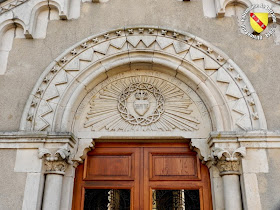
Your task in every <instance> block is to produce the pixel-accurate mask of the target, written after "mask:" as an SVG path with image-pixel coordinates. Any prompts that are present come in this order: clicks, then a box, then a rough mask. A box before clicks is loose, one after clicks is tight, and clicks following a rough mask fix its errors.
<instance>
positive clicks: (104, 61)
mask: <svg viewBox="0 0 280 210" xmlns="http://www.w3.org/2000/svg"><path fill="white" fill-rule="evenodd" d="M134 69H143V70H151V71H159V72H161V73H165V74H168V75H171V76H173V77H175V78H176V79H178V80H180V81H182V82H183V83H185V84H186V85H188V86H189V87H190V88H191V89H192V90H193V91H195V92H196V93H197V94H198V96H199V97H200V98H201V99H202V101H203V103H204V104H205V105H206V108H207V110H208V112H209V115H210V118H211V121H212V130H217V131H234V130H255V129H266V120H265V116H264V113H263V109H262V106H261V103H260V101H259V98H258V96H257V94H256V92H255V90H254V88H253V86H252V85H251V83H250V81H249V80H248V78H247V77H246V76H245V74H244V73H243V71H242V70H241V69H240V68H239V67H238V66H237V65H236V64H235V63H234V62H233V61H232V60H231V59H230V58H228V56H227V55H226V54H225V53H223V52H222V51H220V50H219V49H217V48H216V47H214V46H213V45H211V44H209V43H208V42H206V41H204V40H202V39H200V38H198V37H195V36H194V35H191V34H189V33H185V32H181V31H177V30H170V29H165V28H158V27H142V26H140V27H129V28H121V29H117V30H112V31H109V32H106V33H102V34H98V35H94V36H91V37H89V38H87V39H84V40H82V41H81V42H80V43H77V44H76V45H74V46H73V47H71V48H69V49H68V50H66V51H65V52H64V53H63V54H61V55H60V56H59V57H58V58H57V59H56V60H55V61H53V62H52V63H51V64H50V65H49V66H48V68H47V69H46V70H45V71H44V73H43V74H42V75H41V77H40V79H39V80H38V82H37V84H36V85H35V87H34V89H33V91H32V93H31V95H30V97H29V99H28V102H27V104H26V107H25V111H24V113H23V117H22V121H21V128H20V129H21V130H29V131H35V130H38V131H73V122H74V118H75V113H76V111H77V109H78V106H79V104H80V103H81V102H82V100H83V99H84V98H85V97H86V95H87V94H88V93H89V92H90V91H91V90H92V89H93V88H94V87H95V86H96V85H98V84H99V83H100V82H102V81H104V80H106V79H108V77H110V76H112V75H115V74H117V73H120V72H122V71H130V70H134Z"/></svg>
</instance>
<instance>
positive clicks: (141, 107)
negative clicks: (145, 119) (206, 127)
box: [134, 90, 150, 116]
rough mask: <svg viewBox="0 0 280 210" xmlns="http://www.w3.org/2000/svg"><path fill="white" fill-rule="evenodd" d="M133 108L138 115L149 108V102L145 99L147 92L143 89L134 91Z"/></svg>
mask: <svg viewBox="0 0 280 210" xmlns="http://www.w3.org/2000/svg"><path fill="white" fill-rule="evenodd" d="M135 98H136V100H135V101H134V110H135V111H136V113H137V114H139V115H140V116H143V115H144V114H145V113H146V112H147V111H148V109H149V108H150V102H149V101H148V100H147V98H148V93H147V91H144V90H137V93H135Z"/></svg>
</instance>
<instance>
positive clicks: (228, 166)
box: [211, 147, 246, 176]
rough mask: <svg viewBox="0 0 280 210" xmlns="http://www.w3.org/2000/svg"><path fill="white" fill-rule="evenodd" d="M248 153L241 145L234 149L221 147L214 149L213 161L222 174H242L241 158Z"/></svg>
mask: <svg viewBox="0 0 280 210" xmlns="http://www.w3.org/2000/svg"><path fill="white" fill-rule="evenodd" d="M245 155H246V148H245V147H239V148H237V149H235V150H234V151H231V150H225V149H223V148H220V147H214V148H213V149H212V154H211V156H212V158H211V159H212V161H213V163H214V165H216V166H217V167H218V169H219V171H220V175H221V176H223V175H230V174H240V159H241V158H242V157H244V156H245Z"/></svg>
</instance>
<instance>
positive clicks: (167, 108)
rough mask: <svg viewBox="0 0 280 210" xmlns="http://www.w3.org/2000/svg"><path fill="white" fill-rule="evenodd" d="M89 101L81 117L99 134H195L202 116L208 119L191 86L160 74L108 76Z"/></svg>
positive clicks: (147, 72)
mask: <svg viewBox="0 0 280 210" xmlns="http://www.w3.org/2000/svg"><path fill="white" fill-rule="evenodd" d="M86 98H87V99H85V100H84V101H83V103H82V105H81V106H80V108H79V110H78V115H80V116H82V117H84V122H83V127H84V128H85V129H87V128H90V129H91V130H92V131H96V132H99V131H112V132H117V131H121V132H128V131H190V132H193V131H198V130H199V129H200V124H201V121H202V120H203V118H204V117H203V116H205V115H207V116H206V117H208V112H207V109H206V108H205V106H204V104H203V102H202V101H201V99H200V98H199V97H198V96H197V94H196V93H195V92H194V91H193V90H192V89H191V88H190V87H188V86H187V85H185V84H184V83H182V82H181V81H180V80H178V79H176V78H174V77H171V76H168V75H165V74H162V73H158V72H150V71H144V70H143V71H142V70H138V71H131V72H125V73H121V74H118V75H115V76H112V77H109V78H108V79H106V80H104V81H103V82H101V83H100V84H99V85H97V86H96V87H95V88H94V89H93V90H92V91H91V92H90V94H89V95H88V96H87V97H86ZM86 101H87V102H86ZM86 103H88V104H86ZM85 107H86V108H85ZM82 109H86V111H84V110H82ZM83 112H84V114H79V113H83Z"/></svg>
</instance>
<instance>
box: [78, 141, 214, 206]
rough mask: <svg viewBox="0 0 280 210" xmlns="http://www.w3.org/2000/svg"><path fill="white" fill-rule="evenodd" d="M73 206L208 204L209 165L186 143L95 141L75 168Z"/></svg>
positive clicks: (209, 192)
mask: <svg viewBox="0 0 280 210" xmlns="http://www.w3.org/2000/svg"><path fill="white" fill-rule="evenodd" d="M73 209H75V210H80V209H85V210H87V209H92V210H95V209H96V210H97V209H111V210H115V209H118V210H122V209H124V210H125V209H135V210H137V209H139V210H140V209H141V210H150V209H160V210H161V209H162V210H169V209H170V210H183V209H184V210H196V209H201V210H208V209H212V204H211V190H210V179H209V173H208V168H207V167H206V166H205V165H202V164H201V163H200V161H199V159H198V157H197V154H196V153H195V152H193V151H191V150H190V149H189V146H188V144H187V143H160V144H159V143H145V144H144V143H141V144H140V143H130V144H127V143H97V144H96V147H95V149H94V150H93V151H91V152H89V153H88V155H87V158H86V160H85V162H84V164H82V165H79V166H78V168H77V170H76V177H75V186H74V194H73Z"/></svg>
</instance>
